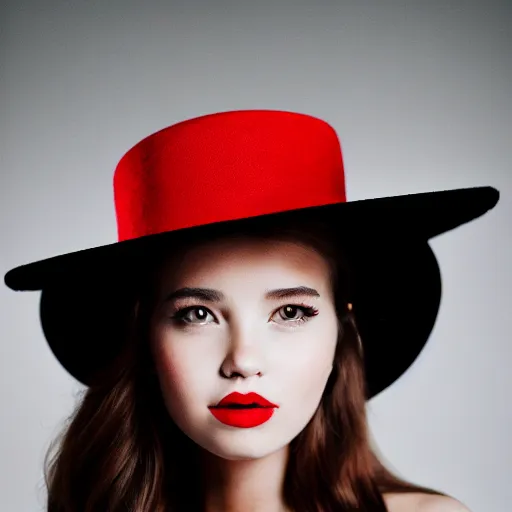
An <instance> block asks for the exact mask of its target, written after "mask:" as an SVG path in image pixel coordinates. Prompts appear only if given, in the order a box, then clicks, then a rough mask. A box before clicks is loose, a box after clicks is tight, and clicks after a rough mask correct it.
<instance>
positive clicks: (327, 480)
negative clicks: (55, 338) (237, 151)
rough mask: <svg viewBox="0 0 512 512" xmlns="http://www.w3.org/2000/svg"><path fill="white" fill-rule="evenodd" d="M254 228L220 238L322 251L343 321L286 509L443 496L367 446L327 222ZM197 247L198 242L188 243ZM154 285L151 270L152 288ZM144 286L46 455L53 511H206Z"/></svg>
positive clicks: (193, 449) (353, 342)
mask: <svg viewBox="0 0 512 512" xmlns="http://www.w3.org/2000/svg"><path fill="white" fill-rule="evenodd" d="M258 226H259V227H257V228H255V229H252V230H248V229H244V230H243V231H241V232H231V233H223V234H222V235H217V236H228V235H229V236H244V237H245V236H257V237H258V236H259V237H264V238H265V239H268V240H272V239H274V240H275V239H289V240H292V241H297V242H299V243H303V244H306V245H309V246H310V247H312V248H314V249H315V250H317V251H319V252H320V253H321V254H322V255H323V256H324V257H325V258H326V260H327V262H328V263H329V267H330V270H331V278H332V282H333V284H334V296H335V300H336V310H337V314H338V323H339V334H338V343H337V347H336V355H335V362H334V367H333V371H332V374H331V376H330V378H329V380H328V382H327V386H326V389H325V391H324V394H323V396H322V400H321V403H320V405H319V407H318V409H317V411H316V412H315V414H314V416H313V418H312V419H311V421H310V422H309V423H308V425H307V426H306V428H305V429H304V430H303V431H302V432H301V433H300V434H299V435H298V436H297V437H296V438H295V439H294V440H293V441H292V442H291V444H290V451H289V453H290V456H289V460H288V465H287V469H286V475H285V481H284V489H283V495H284V500H285V502H286V504H287V506H288V507H289V508H290V509H291V510H294V511H296V512H302V511H304V512H305V511H307V512H331V511H349V510H354V509H357V510H361V511H372V512H380V511H382V512H383V511H386V510H387V509H386V506H385V503H384V500H383V494H384V493H391V492H395V493H404V492H423V493H429V494H441V493H438V492H436V491H433V490H431V489H426V488H423V487H419V486H416V485H413V484H411V483H408V482H406V481H404V480H402V479H400V478H398V477H397V476H395V475H394V474H393V473H392V472H391V471H390V470H389V469H387V468H386V467H385V466H384V464H382V463H381V461H380V460H379V458H378V456H377V455H376V454H375V452H374V451H373V450H372V448H371V446H370V439H369V432H368V426H367V418H366V389H365V375H364V351H363V345H362V343H361V339H360V337H359V334H358V330H357V325H356V321H355V318H354V315H353V313H352V311H351V309H350V307H349V306H348V304H349V302H348V300H349V297H350V291H349V290H350V282H349V279H350V268H349V264H348V261H347V259H346V258H345V257H344V256H343V254H342V252H343V251H342V249H341V248H340V247H338V246H335V245H334V244H333V243H332V239H333V237H332V236H331V235H330V232H329V228H328V227H327V226H325V225H324V224H318V223H315V222H310V223H309V225H308V226H304V225H301V226H300V228H296V227H295V226H290V225H278V226H272V225H264V224H259V225H258ZM214 238H215V237H214ZM204 241H205V240H204V239H203V240H202V242H204ZM194 243H201V242H198V241H193V242H191V244H189V248H190V247H191V245H193V244H194ZM183 250H185V248H183ZM159 258H160V260H159V261H160V262H161V261H163V260H164V259H165V254H164V253H161V254H160V256H159ZM159 261H155V262H154V266H153V268H152V269H151V272H153V275H154V272H155V269H158V267H159ZM150 281H151V279H150V278H149V276H148V279H147V283H148V290H149V283H150ZM148 290H146V291H145V292H144V293H143V292H141V295H140V296H139V300H138V302H137V306H136V307H134V312H133V315H132V317H131V320H130V321H131V325H130V329H129V332H130V336H129V339H128V340H126V343H125V345H124V346H125V349H124V351H123V352H122V353H121V354H120V355H119V356H118V358H117V359H116V360H115V362H114V363H113V364H112V365H111V366H110V367H109V368H108V369H107V371H105V372H103V373H102V374H99V375H97V378H96V379H95V382H94V384H92V385H91V386H90V387H89V388H88V389H87V390H86V391H85V392H84V395H83V397H82V398H81V400H80V402H79V404H78V406H77V408H76V410H75V411H74V413H73V415H72V416H71V417H70V418H69V422H68V425H66V427H65V428H64V430H63V431H62V433H61V436H59V438H57V439H55V440H54V442H53V443H52V444H51V446H50V449H49V450H48V452H47V455H46V458H45V480H46V485H47V489H48V499H47V504H48V511H49V512H78V511H80V512H82V511H83V512H93V511H94V512H96V511H98V510H108V511H112V512H121V511H123V512H124V511H130V512H164V511H182V510H186V511H192V510H198V511H199V510H201V507H202V502H201V499H202V498H201V483H200V478H199V476H198V475H199V473H198V471H199V468H198V456H199V447H198V446H197V445H196V444H195V443H193V442H192V441H191V440H190V439H189V438H188V437H187V436H186V435H185V434H184V433H183V432H181V431H180V430H179V428H178V427H177V426H176V425H175V424H174V422H173V421H172V419H171V418H170V416H169V414H168V412H167V410H166V408H165V406H164V403H163V399H162V396H161V391H160V388H159V385H158V381H157V377H156V375H155V372H154V371H153V370H152V361H151V354H150V350H149V348H148V343H147V339H146V336H145V333H146V329H147V322H148V318H149V315H150V311H151V301H150V299H149V298H148V297H149V296H150V292H149V291H148ZM194 486H196V487H197V488H196V489H194V488H193V487H194Z"/></svg>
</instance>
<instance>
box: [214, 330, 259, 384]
mask: <svg viewBox="0 0 512 512" xmlns="http://www.w3.org/2000/svg"><path fill="white" fill-rule="evenodd" d="M234 331H235V330H233V331H232V336H231V339H230V344H229V350H228V353H227V354H226V357H225V358H224V360H223V362H222V365H221V367H220V374H221V375H222V376H223V377H226V378H235V377H242V378H244V379H247V378H249V377H253V376H258V377H261V376H262V375H263V373H264V371H263V360H262V354H261V350H259V349H258V345H260V348H261V343H258V341H257V339H254V338H257V337H255V336H254V335H253V336H250V335H249V334H248V333H245V334H244V333H241V332H234ZM253 334H254V333H253Z"/></svg>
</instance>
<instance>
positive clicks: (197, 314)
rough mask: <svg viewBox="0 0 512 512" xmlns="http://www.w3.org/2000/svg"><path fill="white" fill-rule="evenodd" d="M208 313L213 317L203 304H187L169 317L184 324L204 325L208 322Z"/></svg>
mask: <svg viewBox="0 0 512 512" xmlns="http://www.w3.org/2000/svg"><path fill="white" fill-rule="evenodd" d="M208 315H210V316H211V317H212V318H214V317H213V315H212V313H211V311H210V310H209V309H207V308H205V307H204V306H189V307H188V308H183V309H180V310H178V311H177V312H176V313H174V315H173V316H172V317H171V318H172V319H173V320H177V321H178V322H182V323H186V324H199V325H204V324H206V323H209V322H207V319H208Z"/></svg>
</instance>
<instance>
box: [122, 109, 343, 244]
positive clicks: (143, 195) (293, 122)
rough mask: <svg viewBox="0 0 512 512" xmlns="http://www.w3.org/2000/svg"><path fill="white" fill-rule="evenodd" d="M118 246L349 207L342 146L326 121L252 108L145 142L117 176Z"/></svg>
mask: <svg viewBox="0 0 512 512" xmlns="http://www.w3.org/2000/svg"><path fill="white" fill-rule="evenodd" d="M114 196H115V206H116V214H117V225H118V237H119V241H124V240H129V239H134V238H139V237H142V236H145V235H153V234H157V233H163V232H166V231H174V230H177V229H182V228H187V227H192V226H199V225H205V224H210V223H214V222H221V221H227V220H235V219H242V218H248V217H255V216H259V215H265V214H269V213H276V212H283V211H288V210H295V209H300V208H307V207H311V206H322V205H327V204H333V203H340V202H345V201H346V196H345V177H344V169H343V159H342V154H341V147H340V143H339V140H338V137H337V135H336V132H335V131H334V129H333V128H332V127H331V126H330V125H329V124H327V123H326V122H325V121H322V120H320V119H317V118H315V117H312V116H308V115H304V114H297V113H292V112H281V111H268V110H249V111H234V112H223V113H218V114H211V115H206V116H202V117H198V118H195V119H191V120H188V121H184V122H181V123H178V124H175V125H173V126H170V127H168V128H165V129H163V130H160V131H159V132H156V133H154V134H153V135H150V136H149V137H146V138H145V139H143V140H142V141H141V142H139V143H138V144H136V145H135V146H134V147H133V148H131V149H130V150H129V151H128V152H127V153H126V154H125V155H124V156H123V158H122V159H121V160H120V162H119V164H118V166H117V168H116V171H115V174H114Z"/></svg>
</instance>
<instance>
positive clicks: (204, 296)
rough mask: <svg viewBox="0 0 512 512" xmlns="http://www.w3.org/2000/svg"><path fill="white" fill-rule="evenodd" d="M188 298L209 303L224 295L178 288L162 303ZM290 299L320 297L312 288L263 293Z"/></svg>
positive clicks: (268, 295) (276, 290)
mask: <svg viewBox="0 0 512 512" xmlns="http://www.w3.org/2000/svg"><path fill="white" fill-rule="evenodd" d="M190 297H192V298H196V299H201V300H205V301H209V302H221V301H223V300H224V299H225V295H224V294H223V293H222V292H220V291H218V290H212V289H211V288H179V289H178V290H176V291H174V292H172V293H170V294H169V295H168V296H167V297H166V298H165V300H164V302H168V301H172V300H176V299H183V298H190ZM292 297H320V294H319V293H318V292H317V291H316V290H315V289H314V288H309V287H307V286H295V287H293V288H276V289H275V290H267V291H266V292H265V298H266V299H267V300H277V299H290V298H292Z"/></svg>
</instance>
